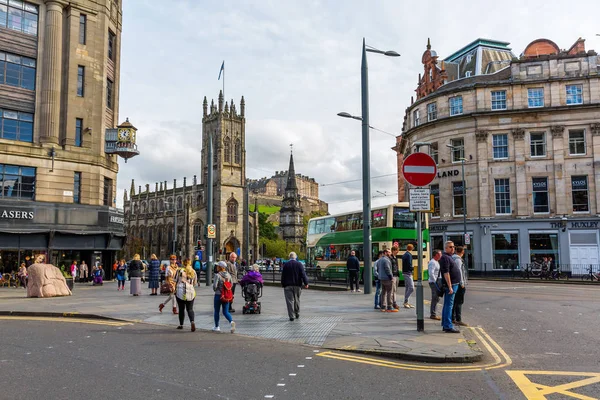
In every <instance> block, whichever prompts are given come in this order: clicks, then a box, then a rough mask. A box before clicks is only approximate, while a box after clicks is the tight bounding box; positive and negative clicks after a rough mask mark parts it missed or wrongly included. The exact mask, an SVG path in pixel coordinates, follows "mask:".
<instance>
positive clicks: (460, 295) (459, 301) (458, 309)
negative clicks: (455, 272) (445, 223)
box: [452, 246, 468, 326]
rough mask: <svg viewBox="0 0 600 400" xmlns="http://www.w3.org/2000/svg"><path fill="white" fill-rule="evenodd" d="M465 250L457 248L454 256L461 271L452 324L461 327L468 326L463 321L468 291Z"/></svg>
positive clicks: (460, 247)
mask: <svg viewBox="0 0 600 400" xmlns="http://www.w3.org/2000/svg"><path fill="white" fill-rule="evenodd" d="M464 255H465V249H464V247H462V246H458V247H456V253H455V254H454V255H453V256H452V259H453V260H454V263H455V264H456V266H457V267H458V269H459V270H460V283H459V285H458V290H457V291H456V295H455V296H454V306H453V307H452V323H453V324H455V325H459V326H468V325H467V324H465V323H464V322H463V321H462V306H463V303H464V302H465V292H466V291H467V288H466V286H467V271H466V270H465V262H464V260H463V257H464Z"/></svg>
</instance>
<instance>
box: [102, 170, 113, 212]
mask: <svg viewBox="0 0 600 400" xmlns="http://www.w3.org/2000/svg"><path fill="white" fill-rule="evenodd" d="M112 190H113V180H112V179H110V178H106V177H105V178H104V196H103V204H104V205H105V206H109V207H111V206H112V198H113V195H112Z"/></svg>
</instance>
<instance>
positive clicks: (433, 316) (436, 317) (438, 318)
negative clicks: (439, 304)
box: [429, 315, 442, 321]
mask: <svg viewBox="0 0 600 400" xmlns="http://www.w3.org/2000/svg"><path fill="white" fill-rule="evenodd" d="M429 318H430V319H435V320H436V321H441V320H442V319H441V318H440V317H438V316H437V315H432V316H431V317H429Z"/></svg>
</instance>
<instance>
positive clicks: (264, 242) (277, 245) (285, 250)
mask: <svg viewBox="0 0 600 400" xmlns="http://www.w3.org/2000/svg"><path fill="white" fill-rule="evenodd" d="M260 246H261V250H262V255H263V257H268V258H272V257H277V258H287V257H288V255H289V254H290V252H291V251H293V252H295V253H296V254H297V255H298V258H299V259H303V258H304V257H305V253H304V252H303V251H302V249H301V248H300V245H299V244H295V243H287V242H286V241H285V240H283V239H279V238H276V239H273V240H271V239H266V238H260Z"/></svg>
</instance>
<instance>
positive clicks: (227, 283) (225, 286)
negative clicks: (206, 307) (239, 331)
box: [212, 261, 235, 333]
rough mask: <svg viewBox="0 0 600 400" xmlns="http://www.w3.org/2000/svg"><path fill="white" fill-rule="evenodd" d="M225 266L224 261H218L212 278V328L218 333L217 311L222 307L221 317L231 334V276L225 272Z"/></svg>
mask: <svg viewBox="0 0 600 400" xmlns="http://www.w3.org/2000/svg"><path fill="white" fill-rule="evenodd" d="M226 269H227V264H226V263H225V261H219V262H218V263H217V273H216V274H215V276H214V278H213V290H214V291H215V298H214V306H215V313H214V317H215V327H214V328H212V330H213V331H214V332H220V331H221V328H220V327H219V311H220V310H221V306H222V307H223V316H224V317H225V318H226V319H227V321H229V324H230V325H231V333H234V332H235V322H234V321H233V319H232V318H231V314H229V304H230V303H231V301H232V300H233V292H232V290H231V289H232V283H231V275H230V274H229V272H227V271H226Z"/></svg>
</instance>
